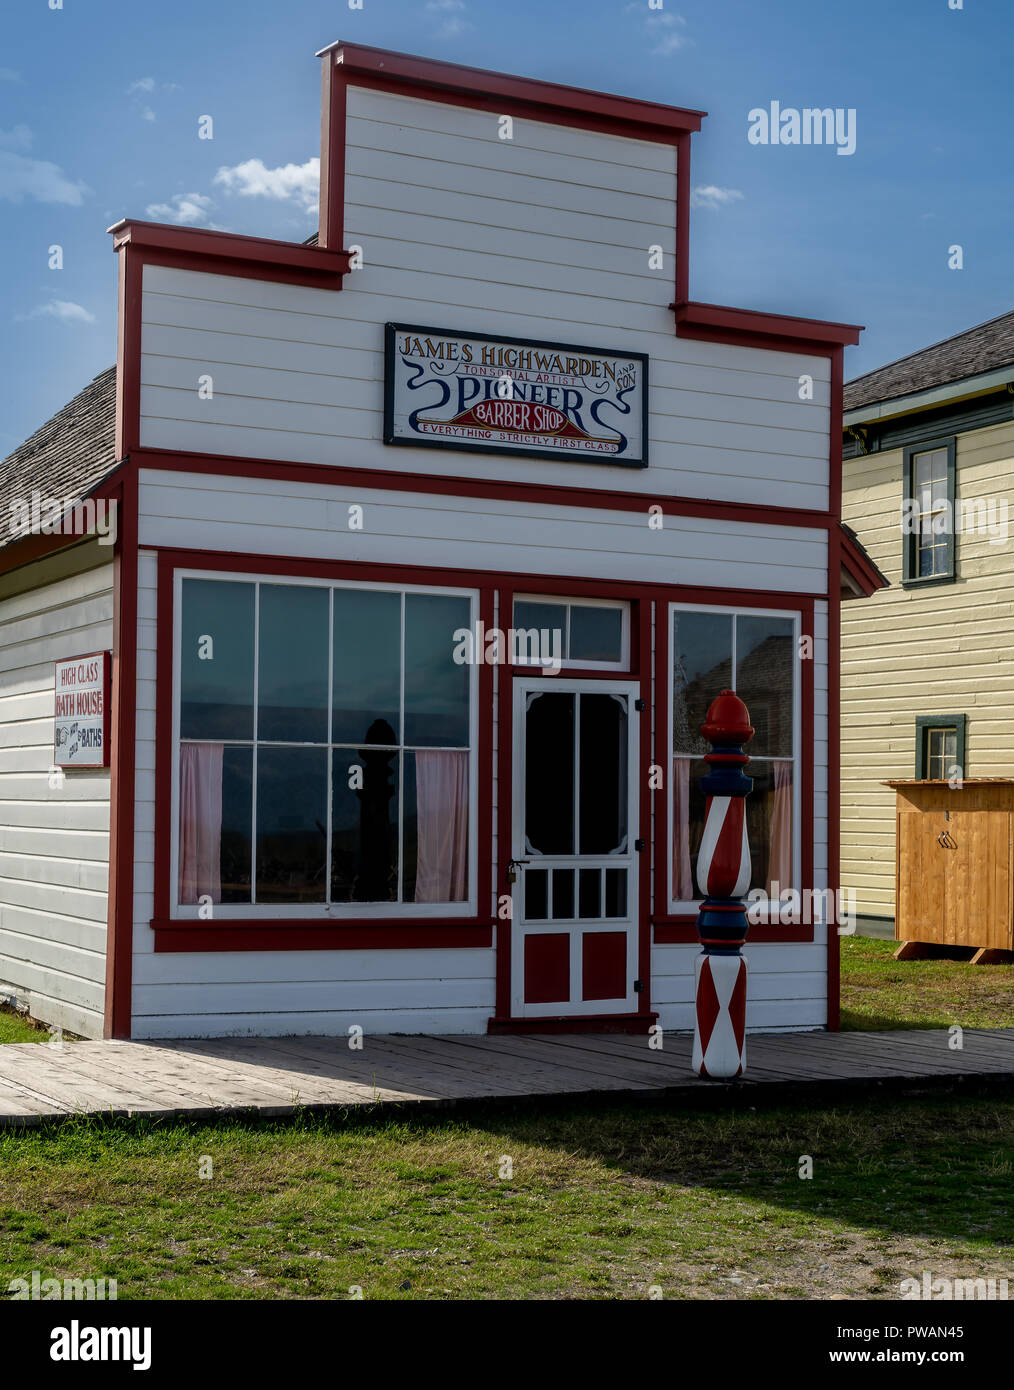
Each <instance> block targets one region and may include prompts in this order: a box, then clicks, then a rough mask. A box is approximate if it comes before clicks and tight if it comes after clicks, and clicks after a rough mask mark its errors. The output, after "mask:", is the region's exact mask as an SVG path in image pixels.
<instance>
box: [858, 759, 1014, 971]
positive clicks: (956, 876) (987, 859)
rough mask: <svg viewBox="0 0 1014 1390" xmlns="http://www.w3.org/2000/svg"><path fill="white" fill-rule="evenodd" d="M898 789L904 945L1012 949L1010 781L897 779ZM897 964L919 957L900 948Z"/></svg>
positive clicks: (899, 924) (1013, 798)
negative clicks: (908, 958)
mask: <svg viewBox="0 0 1014 1390" xmlns="http://www.w3.org/2000/svg"><path fill="white" fill-rule="evenodd" d="M886 785H887V786H889V787H893V788H894V789H895V792H896V795H897V806H896V811H895V819H896V830H897V846H898V853H897V892H896V899H895V900H896V902H897V905H898V906H897V920H896V925H895V937H896V938H897V940H899V941H901V942H903V943H906V946H920V945H934V946H968V947H973V948H974V949H975V951H976V955H975V957H974V959H975V960H976V961H977V962H984V961H987V960H989V959H991V958H997V957H995V956H994V953H995V952H1009V951H1010V950H1011V949H1012V947H1014V934H1012V933H1014V861H1012V855H1014V780H1011V779H1009V778H1004V777H974V778H969V779H968V780H967V781H964V782H960V783H957V782H955V783H953V784H952V783H950V782H946V781H943V780H939V779H937V780H926V781H915V780H901V781H891V782H888V783H887V784H886ZM897 954H898V956H899V958H900V959H906V958H907V957H909V956H913V955H917V954H919V952H918V951H917V950H914V949H905V947H902V948H901V949H900V950H899V952H898V953H897Z"/></svg>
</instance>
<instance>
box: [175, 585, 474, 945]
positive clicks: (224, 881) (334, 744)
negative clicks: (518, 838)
mask: <svg viewBox="0 0 1014 1390" xmlns="http://www.w3.org/2000/svg"><path fill="white" fill-rule="evenodd" d="M178 585H179V587H178V601H177V610H178V633H177V643H178V645H177V653H178V656H177V681H178V688H177V706H176V728H177V762H176V768H177V778H176V787H175V794H176V803H177V814H176V817H175V821H176V825H177V832H178V833H177V839H176V844H175V846H174V852H175V882H176V883H177V884H178V904H179V907H180V909H181V913H182V915H185V916H190V915H196V914H195V913H194V911H193V909H195V908H198V907H199V906H201V905H202V904H207V903H209V902H210V903H211V904H213V905H215V906H214V908H213V911H214V915H215V916H216V917H218V916H220V915H221V916H249V915H251V914H252V915H254V916H257V915H263V916H287V915H292V916H307V915H310V916H317V915H320V914H322V913H323V914H325V915H326V914H327V913H329V912H332V911H333V912H334V913H337V914H340V915H344V916H356V915H358V914H360V913H364V912H365V914H366V915H389V914H390V912H391V911H392V906H391V905H393V910H394V911H396V912H397V913H398V914H401V913H407V914H408V915H427V914H429V915H432V913H433V912H434V911H436V910H444V911H446V910H447V909H448V908H451V910H453V905H455V904H459V905H461V906H459V907H458V909H457V910H458V913H459V914H460V913H461V912H463V911H467V906H466V905H467V904H468V903H469V899H470V897H471V896H472V894H473V891H474V890H473V887H472V884H471V883H470V864H471V861H472V856H473V851H474V838H475V836H474V831H473V828H472V826H473V819H474V801H475V796H474V791H473V785H472V784H473V776H474V761H475V692H474V688H473V686H474V670H475V668H474V666H469V665H462V664H458V663H456V662H455V661H454V659H453V653H454V650H455V642H454V638H453V634H454V632H455V631H456V630H457V629H461V628H471V627H472V625H473V623H474V620H475V613H474V611H473V610H474V603H475V596H474V595H473V594H470V593H461V592H454V593H448V592H440V591H436V590H429V589H427V590H412V589H404V590H402V589H394V588H383V587H369V588H367V587H365V586H361V587H355V586H352V585H329V584H326V583H317V582H313V583H292V582H278V581H275V580H256V579H245V578H244V579H221V578H205V577H199V576H193V577H189V576H186V577H182V578H180V580H179V581H178ZM219 905H220V906H219ZM384 905H388V906H387V908H386V912H385V909H384ZM437 905H444V906H443V907H442V908H438V907H437ZM187 909H191V911H189V912H188V911H187Z"/></svg>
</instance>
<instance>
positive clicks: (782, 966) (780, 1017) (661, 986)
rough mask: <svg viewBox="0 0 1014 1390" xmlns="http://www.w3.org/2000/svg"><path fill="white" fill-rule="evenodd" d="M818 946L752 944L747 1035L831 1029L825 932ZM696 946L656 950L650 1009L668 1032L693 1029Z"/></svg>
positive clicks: (819, 934)
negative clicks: (829, 1025)
mask: <svg viewBox="0 0 1014 1390" xmlns="http://www.w3.org/2000/svg"><path fill="white" fill-rule="evenodd" d="M814 935H815V937H816V938H817V939H816V940H815V941H813V942H792V943H788V942H784V943H783V942H755V943H752V944H751V943H750V942H749V941H748V942H747V946H746V950H745V951H744V953H743V954H744V955H745V956H746V961H747V972H748V973H747V1002H746V1026H747V1031H748V1032H751V1031H752V1032H758V1031H760V1032H770V1031H772V1030H779V1029H796V1028H822V1027H826V1025H827V936H826V928H825V927H823V926H817V927H815V928H814ZM700 953H701V948H700V946H698V945H696V944H691V943H687V944H684V945H662V946H659V945H656V946H653V947H652V951H651V975H652V978H651V1006H652V1008H653V1009H655V1010H656V1011H657V1013H658V1021H659V1023H660V1024H661V1026H662V1027H663V1028H665V1029H667V1030H669V1029H674V1030H692V1029H693V1027H694V961H695V960H696V958H697V957H698V956H699V955H700Z"/></svg>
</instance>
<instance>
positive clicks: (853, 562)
mask: <svg viewBox="0 0 1014 1390" xmlns="http://www.w3.org/2000/svg"><path fill="white" fill-rule="evenodd" d="M838 543H839V545H840V546H841V567H842V570H843V571H844V572H845V573H846V574H847V575H848V576H849V577H850V578H851V579H853V580H854V581H855V583H856V584H857V585H858V587H859V588H860V589H861V590H862V592H863V595H864V597H866V598H869V597H870V596H871V595H872V594H875V593H876V592H877V590H878V589H886V588H887V587H888V581H887V579H886V578H885V577H884V575H882V574H881V572H880V570H879V569H878V568H877V566H876V565H875V564H874V563H873V561H872V560H871V559H870V557H869V555H868V554H867V553H866V551H865V550H864V549H863V547H862V546H861V545H860V544H859V542H858V541H857V540H856V539H855V537H854V536H850V535H849V533H848V532H847V531H846V530H844V529H843V530H841V532H840V536H839V542H838Z"/></svg>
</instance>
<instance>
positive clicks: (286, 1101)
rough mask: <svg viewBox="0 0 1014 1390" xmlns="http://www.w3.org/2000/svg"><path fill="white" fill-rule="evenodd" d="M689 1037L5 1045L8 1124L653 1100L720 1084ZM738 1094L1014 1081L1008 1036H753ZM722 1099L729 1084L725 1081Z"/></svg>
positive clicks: (2, 1112)
mask: <svg viewBox="0 0 1014 1390" xmlns="http://www.w3.org/2000/svg"><path fill="white" fill-rule="evenodd" d="M690 1046H691V1039H690V1038H689V1037H688V1036H686V1035H670V1036H667V1037H666V1038H665V1039H664V1046H663V1048H662V1049H661V1050H657V1051H656V1050H653V1049H651V1048H650V1047H649V1046H648V1039H647V1038H643V1037H627V1036H618V1035H595V1036H590V1035H589V1036H580V1035H567V1036H552V1037H550V1036H546V1037H534V1036H524V1037H510V1036H508V1037H463V1036H455V1037H416V1036H411V1037H409V1036H400V1035H399V1036H390V1037H369V1036H367V1037H365V1038H364V1039H363V1048H362V1050H361V1051H354V1050H350V1048H349V1046H348V1039H347V1038H314V1037H309V1038H222V1039H213V1040H196V1041H195V1040H184V1041H167V1042H125V1043H118V1042H76V1043H65V1044H64V1045H63V1046H62V1047H54V1046H50V1045H48V1044H37V1043H15V1044H8V1045H6V1046H0V1125H25V1124H38V1123H41V1122H42V1121H45V1120H51V1119H59V1118H62V1117H65V1116H68V1115H74V1114H88V1115H149V1116H158V1117H163V1118H169V1117H184V1116H187V1117H194V1118H202V1117H208V1116H214V1115H222V1114H225V1113H228V1112H241V1111H256V1112H259V1113H261V1114H264V1115H289V1114H292V1113H294V1112H295V1111H296V1110H298V1109H300V1108H319V1107H334V1106H338V1107H346V1106H370V1105H376V1104H381V1105H390V1104H409V1105H412V1104H421V1103H422V1104H450V1103H453V1102H455V1101H472V1100H479V1101H481V1100H507V1099H518V1098H522V1097H535V1096H537V1097H542V1098H548V1097H554V1096H560V1097H571V1098H573V1097H577V1096H589V1095H594V1094H603V1093H611V1094H613V1095H617V1096H620V1095H624V1094H630V1095H633V1094H644V1093H651V1092H655V1093H658V1094H659V1095H663V1094H664V1095H669V1096H672V1097H674V1098H679V1097H681V1096H682V1097H684V1098H690V1097H697V1098H699V1097H700V1096H701V1095H702V1093H703V1091H704V1090H705V1089H706V1088H708V1087H715V1086H718V1087H720V1088H723V1083H721V1082H707V1081H701V1080H698V1079H697V1078H695V1077H694V1076H693V1075H692V1074H691V1073H690V1065H689V1064H690ZM747 1066H748V1071H747V1075H746V1077H745V1078H743V1080H741V1081H739V1082H737V1083H736V1088H735V1089H738V1090H739V1091H740V1093H743V1092H751V1093H754V1094H756V1093H757V1092H758V1091H759V1090H764V1091H765V1092H767V1093H768V1094H771V1095H772V1096H773V1095H774V1094H775V1093H777V1092H778V1091H780V1090H785V1091H787V1092H788V1091H796V1090H798V1089H799V1088H805V1089H806V1090H809V1091H813V1092H818V1093H819V1092H824V1091H827V1090H829V1089H830V1090H834V1089H837V1088H839V1087H842V1086H862V1085H864V1084H866V1083H877V1082H892V1083H905V1082H908V1083H918V1082H939V1081H947V1080H948V1079H950V1080H954V1079H956V1078H958V1077H966V1078H970V1077H986V1076H996V1077H1007V1078H1010V1077H1014V1029H974V1030H972V1029H968V1030H966V1031H965V1034H964V1047H963V1049H962V1050H960V1051H952V1050H951V1049H950V1048H949V1047H948V1034H947V1030H946V1029H928V1030H922V1031H913V1032H886V1033H788V1034H786V1033H781V1034H760V1035H753V1036H751V1037H749V1038H748V1040H747ZM724 1089H725V1090H726V1091H727V1092H728V1091H729V1089H730V1088H728V1087H724Z"/></svg>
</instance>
